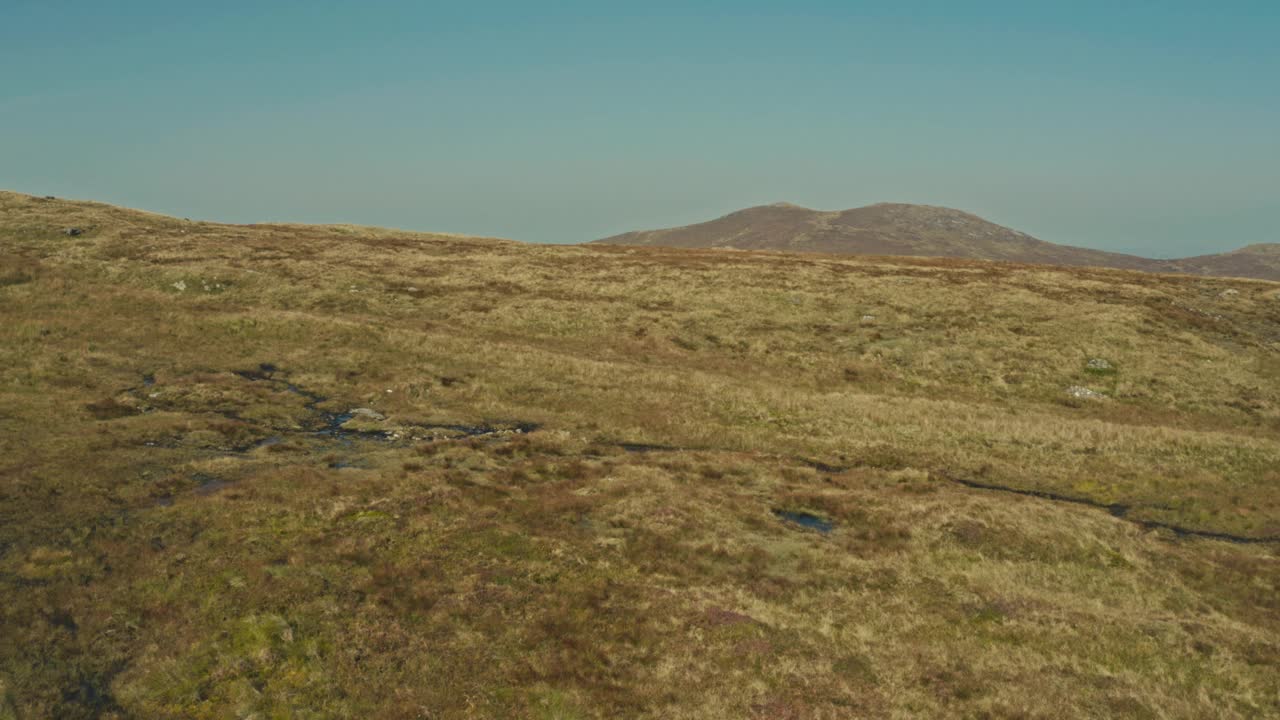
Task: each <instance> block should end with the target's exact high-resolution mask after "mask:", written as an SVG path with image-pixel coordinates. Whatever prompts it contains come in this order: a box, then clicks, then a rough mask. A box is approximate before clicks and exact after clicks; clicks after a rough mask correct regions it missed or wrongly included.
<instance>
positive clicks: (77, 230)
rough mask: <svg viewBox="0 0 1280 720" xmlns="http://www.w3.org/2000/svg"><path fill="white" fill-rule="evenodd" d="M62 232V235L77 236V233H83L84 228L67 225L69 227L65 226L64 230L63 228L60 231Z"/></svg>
mask: <svg viewBox="0 0 1280 720" xmlns="http://www.w3.org/2000/svg"><path fill="white" fill-rule="evenodd" d="M62 233H63V234H64V235H67V236H69V237H77V236H79V235H83V234H84V230H81V229H80V228H78V227H69V228H67V229H66V230H63V231H62Z"/></svg>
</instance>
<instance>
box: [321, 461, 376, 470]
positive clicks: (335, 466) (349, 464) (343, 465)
mask: <svg viewBox="0 0 1280 720" xmlns="http://www.w3.org/2000/svg"><path fill="white" fill-rule="evenodd" d="M368 467H369V466H368V465H366V464H365V463H362V462H358V461H355V460H336V461H334V462H331V463H329V468H330V469H331V470H345V469H347V468H354V469H356V470H364V469H367V468H368Z"/></svg>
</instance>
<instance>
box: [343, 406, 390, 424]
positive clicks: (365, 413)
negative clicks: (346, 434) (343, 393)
mask: <svg viewBox="0 0 1280 720" xmlns="http://www.w3.org/2000/svg"><path fill="white" fill-rule="evenodd" d="M351 415H352V416H358V417H362V418H368V419H369V420H377V421H382V420H386V419H387V416H385V415H383V414H382V413H380V412H378V411H377V410H374V409H373V408H363V407H362V408H354V409H353V410H351Z"/></svg>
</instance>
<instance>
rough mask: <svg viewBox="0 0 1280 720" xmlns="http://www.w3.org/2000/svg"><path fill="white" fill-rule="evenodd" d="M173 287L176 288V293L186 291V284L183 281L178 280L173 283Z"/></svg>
mask: <svg viewBox="0 0 1280 720" xmlns="http://www.w3.org/2000/svg"><path fill="white" fill-rule="evenodd" d="M173 287H175V288H177V290H178V292H186V291H187V283H186V282H185V281H183V280H179V281H178V282H176V283H174V284H173Z"/></svg>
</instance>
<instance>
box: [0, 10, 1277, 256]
mask: <svg viewBox="0 0 1280 720" xmlns="http://www.w3.org/2000/svg"><path fill="white" fill-rule="evenodd" d="M967 5H969V7H966V8H963V9H960V8H956V7H954V4H948V3H942V2H916V3H910V4H909V6H907V5H904V4H896V5H895V6H894V7H892V8H883V7H873V6H871V5H869V4H865V3H834V2H807V3H799V4H792V5H789V6H788V8H787V9H785V10H782V9H778V6H773V7H771V6H770V5H769V4H765V3H754V2H746V3H741V2H739V3H723V2H711V3H701V4H700V6H699V8H697V9H689V8H686V7H683V6H681V5H678V4H672V3H663V2H659V3H650V4H646V5H645V6H644V7H643V8H636V9H626V10H617V9H602V8H599V7H597V6H596V5H594V4H588V3H579V2H571V3H564V4H560V5H559V6H557V7H556V8H554V9H547V8H531V7H527V6H526V5H524V4H516V3H510V2H491V3H486V4H484V5H471V6H468V7H466V8H463V7H456V6H452V5H444V4H437V3H427V4H419V3H409V2H375V3H365V4H361V5H360V6H358V7H356V6H354V5H353V6H349V7H345V8H343V7H334V6H330V7H322V8H317V7H313V6H311V5H310V4H304V3H300V2H281V3H273V4H272V5H271V7H269V8H262V7H256V6H255V5H253V4H250V3H245V2H239V1H235V2H228V3H222V4H219V5H217V6H209V7H203V6H202V7H174V6H171V5H169V4H166V3H159V2H154V1H152V0H148V1H146V2H138V3H132V4H131V5H130V7H128V8H116V7H107V6H100V5H97V4H91V3H88V2H83V1H82V0H77V1H73V2H65V3H61V4H59V5H57V6H54V7H50V6H49V4H48V3H36V2H26V1H25V0H20V1H19V2H17V3H16V4H15V5H14V7H13V8H12V9H11V10H10V12H9V13H8V18H7V22H6V23H5V25H4V26H3V27H0V60H2V61H4V62H5V64H6V67H9V68H14V69H15V70H14V71H12V72H11V73H10V75H9V76H8V77H7V78H6V82H5V83H4V86H3V88H0V138H3V140H0V187H6V188H10V189H13V190H17V191H21V192H28V193H34V194H42V195H43V194H51V195H58V196H63V197H75V198H83V199H92V200H100V201H103V202H110V203H115V204H120V205H126V206H130V207H137V208H142V209H146V210H152V211H156V212H163V213H167V214H172V215H177V216H182V217H192V218H199V219H208V220H220V221H229V222H264V221H296V222H344V223H359V224H369V225H381V226H391V227H401V228H406V229H413V230H424V231H440V232H458V233H466V234H473V235H493V236H500V237H509V238H513V239H518V240H527V241H535V242H582V241H587V240H594V239H598V238H601V237H605V236H608V235H613V234H617V233H620V232H625V231H629V230H641V229H652V228H659V227H667V226H674V225H685V224H690V223H695V222H701V221H704V220H708V219H711V218H713V217H717V216H720V215H723V214H725V213H727V212H731V211H733V210H737V209H741V208H744V207H748V206H753V205H761V204H768V203H772V202H779V201H787V202H792V203H796V204H798V205H802V206H805V207H811V208H815V209H822V210H837V209H845V208H851V207H858V206H862V205H867V204H871V203H875V202H909V203H921V204H929V205H942V206H947V207H954V208H958V209H961V210H965V211H968V212H972V213H975V214H978V215H981V216H983V217H985V218H987V219H989V220H991V221H993V222H996V223H1000V224H1002V225H1007V226H1009V227H1012V228H1014V229H1017V230H1021V231H1023V232H1027V233H1029V234H1031V235H1034V236H1036V237H1039V238H1041V239H1043V240H1048V241H1051V242H1056V243H1062V244H1070V245H1080V246H1084V247H1094V248H1100V249H1107V250H1114V251H1120V252H1129V253H1136V254H1141V255H1147V256H1151V257H1171V256H1185V255H1196V254H1204V253H1212V252H1221V251H1225V250H1230V249H1234V248H1237V247H1240V246H1243V245H1248V244H1252V243H1259V242H1280V220H1277V218H1280V196H1278V195H1277V192H1276V188H1280V137H1277V133H1276V132H1275V128H1276V127H1280V92H1277V91H1276V90H1275V89H1274V83H1272V82H1271V81H1270V80H1271V79H1272V78H1274V77H1276V76H1277V74H1280V49H1277V47H1276V46H1275V43H1274V42H1273V39H1274V37H1275V35H1276V32H1277V30H1280V9H1277V8H1275V7H1274V6H1272V5H1270V4H1264V3H1260V2H1258V3H1254V2H1237V3H1227V4H1225V5H1217V6H1215V8H1213V9H1209V8H1206V7H1205V6H1203V5H1201V4H1193V3H1183V2H1174V3H1166V4H1163V5H1162V6H1160V7H1159V8H1158V9H1157V10H1153V9H1151V6H1150V5H1149V4H1145V3H1136V2H1130V3H1092V2H1089V3H1079V4H1075V5H1072V6H1070V7H1063V8H1035V7H1026V6H1025V4H1021V3H1013V2H985V3H978V4H967ZM975 5H976V7H975Z"/></svg>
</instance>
